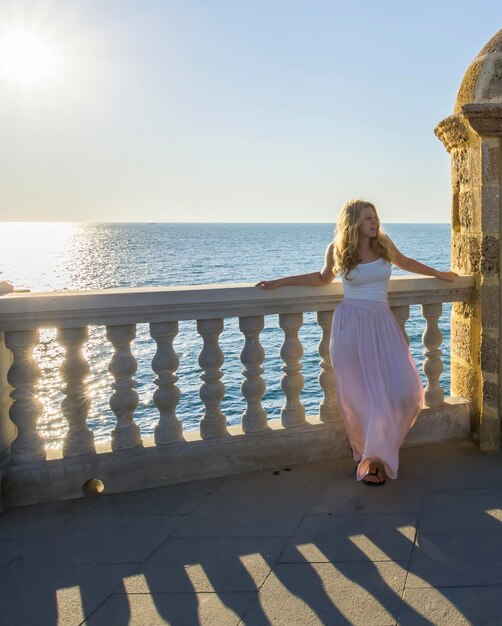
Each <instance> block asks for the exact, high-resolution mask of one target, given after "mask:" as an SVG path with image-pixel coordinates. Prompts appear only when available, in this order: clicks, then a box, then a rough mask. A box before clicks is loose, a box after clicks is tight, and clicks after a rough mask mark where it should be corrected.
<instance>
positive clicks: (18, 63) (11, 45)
mask: <svg viewBox="0 0 502 626" xmlns="http://www.w3.org/2000/svg"><path fill="white" fill-rule="evenodd" d="M62 70H63V58H62V54H61V51H60V49H59V47H58V46H57V45H56V43H55V42H53V41H51V40H50V39H48V38H47V37H46V36H44V35H43V34H42V33H39V32H37V31H35V30H29V29H22V28H17V29H14V28H11V29H9V30H4V31H0V81H1V82H8V83H11V84H17V85H22V86H25V87H32V86H37V85H43V84H45V83H47V82H49V81H54V80H57V79H58V78H60V77H61V75H62Z"/></svg>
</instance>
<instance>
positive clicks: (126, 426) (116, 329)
mask: <svg viewBox="0 0 502 626" xmlns="http://www.w3.org/2000/svg"><path fill="white" fill-rule="evenodd" d="M106 336H107V338H108V340H109V341H110V342H111V344H112V345H113V347H114V349H115V351H114V353H113V356H112V359H111V361H110V365H109V366H108V371H109V372H110V374H111V375H112V376H113V377H114V378H115V382H114V383H113V384H112V388H113V389H114V390H115V393H113V395H112V397H111V398H110V408H111V410H112V411H113V412H114V413H115V415H116V417H117V423H116V426H115V428H114V429H113V431H112V450H125V449H128V448H136V447H140V446H142V445H143V444H142V442H141V434H140V430H139V427H138V425H137V424H136V423H135V422H134V419H133V415H134V411H135V409H136V407H137V406H138V400H139V398H138V394H137V393H136V391H135V390H134V387H135V386H136V381H135V380H134V378H133V375H134V374H135V372H136V369H137V362H136V359H135V358H134V356H133V355H132V353H131V341H132V340H133V339H134V338H135V337H136V326H135V324H123V325H118V326H107V327H106Z"/></svg>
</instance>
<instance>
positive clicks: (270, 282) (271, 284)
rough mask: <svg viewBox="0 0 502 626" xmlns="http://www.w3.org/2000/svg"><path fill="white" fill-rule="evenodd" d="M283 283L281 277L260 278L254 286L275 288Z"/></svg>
mask: <svg viewBox="0 0 502 626" xmlns="http://www.w3.org/2000/svg"><path fill="white" fill-rule="evenodd" d="M283 285H284V282H283V279H282V278H276V279H275V280H260V282H259V283H256V285H255V287H262V288H263V289H277V287H282V286H283Z"/></svg>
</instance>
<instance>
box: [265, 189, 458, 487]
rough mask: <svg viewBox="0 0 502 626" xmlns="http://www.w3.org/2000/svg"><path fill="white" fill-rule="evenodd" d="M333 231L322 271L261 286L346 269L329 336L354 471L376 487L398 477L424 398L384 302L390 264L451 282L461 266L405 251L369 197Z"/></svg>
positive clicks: (316, 278) (327, 278)
mask: <svg viewBox="0 0 502 626" xmlns="http://www.w3.org/2000/svg"><path fill="white" fill-rule="evenodd" d="M335 232H336V236H335V239H334V241H333V242H331V243H330V244H329V246H328V247H327V249H326V255H325V262H324V267H323V269H322V270H321V271H320V272H313V273H311V274H300V275H298V276H287V277H285V278H279V279H277V280H269V281H266V280H264V281H260V282H259V283H257V285H256V286H257V287H263V288H264V289H275V288H277V287H282V286H285V285H301V286H315V285H319V286H321V285H326V284H328V283H331V282H332V281H333V280H334V278H335V277H336V276H338V275H339V274H341V277H342V281H343V287H344V299H343V300H342V302H341V303H340V304H339V305H338V306H337V307H336V309H335V312H334V315H333V325H332V329H331V340H330V355H331V361H332V364H333V371H334V375H335V386H336V393H337V399H338V404H339V406H340V413H341V415H342V419H343V422H344V425H345V428H346V431H347V435H348V437H349V441H350V444H351V447H352V451H353V455H354V460H355V461H356V462H357V463H358V467H357V479H358V480H362V482H363V483H365V484H366V485H369V486H372V487H376V486H381V485H384V484H385V474H387V476H388V477H389V478H397V469H398V465H399V448H400V447H401V445H402V444H403V442H404V440H405V438H406V435H407V434H408V431H409V430H410V428H411V427H412V426H413V424H414V423H415V420H416V419H417V417H418V414H419V413H420V409H421V408H422V404H423V388H422V383H421V381H420V377H419V375H418V371H417V369H416V367H415V364H414V363H413V360H412V357H411V355H410V352H409V350H408V345H407V343H406V341H405V339H404V337H403V334H402V332H401V329H400V328H399V325H398V323H397V321H396V319H395V317H394V315H393V313H392V311H391V310H390V308H389V305H388V304H387V288H388V283H389V279H390V275H391V264H392V263H393V264H394V265H396V266H397V267H399V268H401V269H403V270H406V271H408V272H415V273H417V274H424V275H426V276H434V277H435V278H440V279H441V280H446V281H449V282H453V281H454V280H455V276H457V274H456V273H455V272H440V271H439V270H436V269H434V268H432V267H428V266H427V265H424V264H423V263H419V262H418V261H415V260H414V259H411V258H409V257H406V256H404V255H403V254H402V253H401V252H400V251H399V250H398V249H397V247H396V246H395V245H394V243H393V242H392V241H391V239H390V238H389V237H388V236H387V235H386V234H385V233H383V232H382V231H381V230H380V220H379V218H378V214H377V211H376V208H375V207H374V205H373V204H371V202H366V201H365V200H359V199H356V200H350V201H349V202H347V204H346V205H345V206H344V207H343V209H342V210H341V212H340V215H339V218H338V222H337V227H336V231H335Z"/></svg>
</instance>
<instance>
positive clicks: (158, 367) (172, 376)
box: [150, 322, 184, 446]
mask: <svg viewBox="0 0 502 626" xmlns="http://www.w3.org/2000/svg"><path fill="white" fill-rule="evenodd" d="M150 334H151V336H152V337H153V338H154V339H155V341H156V343H157V352H156V353H155V356H154V357H153V359H152V369H153V371H154V372H155V373H156V374H157V378H156V379H155V380H154V383H155V384H156V385H157V387H158V388H157V389H156V390H155V392H154V394H153V402H154V404H155V406H156V407H157V409H158V410H159V413H160V418H159V423H158V424H157V425H156V426H155V443H156V444H157V445H158V446H160V445H163V444H166V443H171V442H172V441H183V440H184V437H183V427H182V425H181V422H180V420H179V419H178V418H177V417H176V407H177V406H178V402H179V401H180V395H181V394H180V390H179V388H178V386H177V385H176V383H177V381H178V380H179V378H178V376H177V375H176V370H177V369H178V366H179V364H180V361H179V359H178V355H177V354H176V352H175V350H174V348H173V340H174V338H175V337H176V335H177V334H178V322H160V323H155V324H150Z"/></svg>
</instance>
